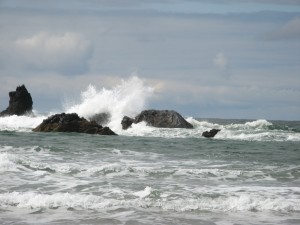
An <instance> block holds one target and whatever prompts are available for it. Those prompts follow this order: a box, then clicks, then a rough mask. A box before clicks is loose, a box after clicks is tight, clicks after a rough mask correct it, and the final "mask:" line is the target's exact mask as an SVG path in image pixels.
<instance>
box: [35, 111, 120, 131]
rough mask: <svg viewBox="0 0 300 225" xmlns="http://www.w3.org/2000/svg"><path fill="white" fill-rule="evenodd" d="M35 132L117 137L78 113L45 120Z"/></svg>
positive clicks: (63, 114)
mask: <svg viewBox="0 0 300 225" xmlns="http://www.w3.org/2000/svg"><path fill="white" fill-rule="evenodd" d="M33 131H35V132H77V133H87V134H100V135H116V134H115V133H114V132H113V131H112V130H110V129H109V128H108V127H102V126H101V125H99V124H97V123H96V122H94V121H92V122H89V121H88V120H86V119H84V118H83V117H79V116H78V115H77V114H76V113H71V114H65V113H62V114H56V115H53V116H50V117H48V118H47V119H45V120H44V121H43V122H42V123H41V124H40V125H39V126H37V127H36V128H34V129H33Z"/></svg>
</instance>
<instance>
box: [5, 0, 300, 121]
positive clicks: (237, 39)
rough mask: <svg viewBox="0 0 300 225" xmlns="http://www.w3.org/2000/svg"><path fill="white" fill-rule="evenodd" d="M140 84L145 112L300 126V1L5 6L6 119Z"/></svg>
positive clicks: (31, 0) (56, 1) (78, 0)
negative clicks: (26, 103) (15, 100)
mask: <svg viewBox="0 0 300 225" xmlns="http://www.w3.org/2000/svg"><path fill="white" fill-rule="evenodd" d="M133 75H136V76H138V77H139V78H140V79H142V80H143V81H144V83H145V85H149V86H151V87H153V90H154V96H153V97H152V98H150V99H149V100H148V103H147V106H146V107H147V108H154V109H173V110H176V111H178V112H179V113H181V114H183V115H184V116H193V117H199V118H236V119H240V118H241V119H267V120H300V0H252V1H248V0H214V1H211V0H65V1H61V0H44V1H40V0H0V86H1V88H0V110H4V109H5V108H6V107H7V106H8V100H9V98H8V92H9V91H13V90H15V88H16V86H18V85H21V84H25V86H26V87H27V89H28V91H29V92H30V93H31V95H32V97H33V102H34V105H33V107H34V109H35V110H37V111H39V112H48V111H51V110H57V109H62V104H63V101H64V99H65V98H74V99H76V98H79V96H80V93H81V92H82V91H84V90H86V88H87V87H88V85H89V84H93V85H95V86H96V87H97V88H99V89H101V88H103V87H105V88H108V89H109V88H113V87H114V86H116V85H118V84H119V83H120V82H121V80H123V79H125V80H126V79H129V78H130V77H131V76H133Z"/></svg>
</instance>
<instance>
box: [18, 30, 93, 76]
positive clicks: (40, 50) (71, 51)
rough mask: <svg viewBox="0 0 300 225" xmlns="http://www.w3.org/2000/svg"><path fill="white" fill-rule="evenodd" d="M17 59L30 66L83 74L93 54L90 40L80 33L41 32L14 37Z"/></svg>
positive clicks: (25, 67)
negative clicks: (24, 36)
mask: <svg viewBox="0 0 300 225" xmlns="http://www.w3.org/2000/svg"><path fill="white" fill-rule="evenodd" d="M14 45H15V50H16V54H15V56H16V57H17V61H18V62H20V63H21V67H23V68H24V69H29V70H43V71H57V72H60V73H62V74H81V73H84V72H86V71H87V70H88V60H89V59H90V58H91V55H92V46H91V43H90V42H89V41H88V40H86V39H84V38H83V37H82V36H81V35H80V34H77V33H72V32H65V33H63V34H51V33H47V32H40V33H37V34H35V35H33V36H31V37H27V38H19V39H17V40H16V41H15V43H14Z"/></svg>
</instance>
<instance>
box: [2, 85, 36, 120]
mask: <svg viewBox="0 0 300 225" xmlns="http://www.w3.org/2000/svg"><path fill="white" fill-rule="evenodd" d="M8 95H9V105H8V107H7V108H6V109H5V110H4V111H2V112H1V113H0V116H11V115H17V116H22V115H27V114H32V105H33V102H32V98H31V95H30V93H29V92H28V91H27V89H26V87H25V85H24V84H23V85H22V86H18V87H17V88H16V91H11V92H9V94H8Z"/></svg>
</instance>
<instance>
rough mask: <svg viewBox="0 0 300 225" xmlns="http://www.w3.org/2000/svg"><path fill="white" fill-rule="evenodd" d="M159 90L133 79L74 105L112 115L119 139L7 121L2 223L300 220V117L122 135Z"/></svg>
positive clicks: (0, 150) (0, 164)
mask: <svg viewBox="0 0 300 225" xmlns="http://www.w3.org/2000/svg"><path fill="white" fill-rule="evenodd" d="M128 87H129V88H128ZM151 91H152V90H151V89H150V88H148V87H145V86H144V84H143V83H142V82H141V80H139V79H138V78H132V79H131V80H128V81H125V82H123V83H122V84H121V85H119V86H117V87H115V88H114V89H110V90H106V89H101V90H97V89H96V88H95V87H92V86H90V87H89V88H88V89H87V91H85V92H83V93H82V96H81V99H80V101H78V102H77V103H74V104H71V105H70V104H69V105H68V106H65V111H67V112H77V113H78V114H79V115H81V116H86V117H87V116H90V115H92V114H93V112H94V113H99V112H109V113H110V114H112V120H111V121H110V122H109V123H108V126H110V127H111V128H112V129H113V130H114V131H115V132H116V133H118V136H99V135H89V134H79V133H35V132H32V131H31V129H32V128H34V127H35V126H37V125H38V124H39V123H41V122H42V120H43V119H45V118H47V116H48V115H49V114H47V115H46V114H44V115H39V114H38V113H35V114H36V116H35V117H26V116H10V117H3V118H0V178H1V179H0V224H124V225H125V224H126V225H127V224H128V225H129V224H130V225H131V224H133V225H134V224H149V225H150V224H209V225H229V224H232V225H233V224H300V122H299V121H267V120H263V119H262V120H250V119H249V120H226V119H203V118H191V117H190V118H187V120H188V121H189V122H190V123H192V124H193V126H194V129H165V128H154V127H149V126H147V125H146V124H144V123H139V124H135V125H133V126H132V127H131V128H130V129H128V130H126V131H125V130H122V129H121V125H120V119H121V118H122V115H129V116H133V115H134V114H135V113H136V111H141V110H142V109H144V107H145V102H143V101H146V100H145V99H147V97H148V96H150V95H151ZM137 96H139V97H140V98H141V99H137ZM105 99H107V100H108V102H107V101H105ZM137 100H141V101H139V102H138V103H137ZM119 103H122V104H123V105H122V106H121V105H120V104H119ZM212 128H217V129H221V131H220V132H219V133H218V134H217V135H216V136H215V138H213V139H206V138H204V137H202V136H201V133H202V132H203V131H206V130H210V129H212Z"/></svg>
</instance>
